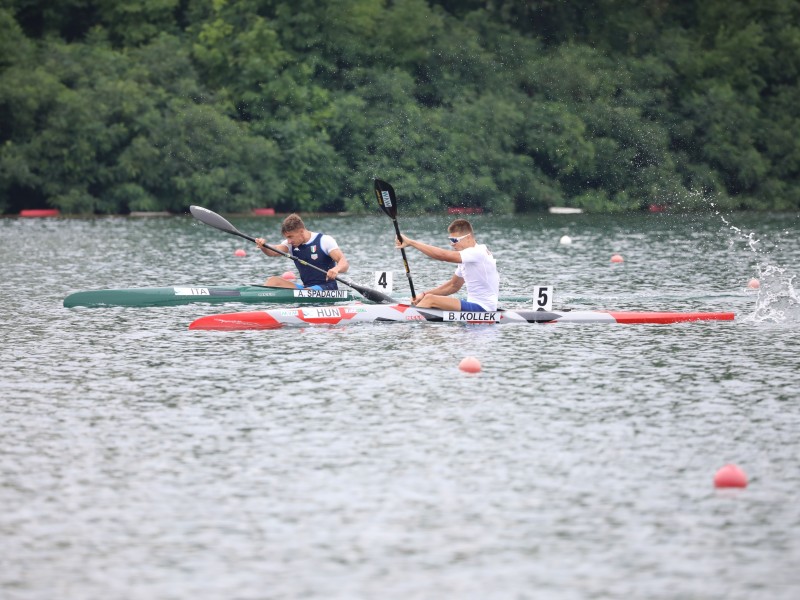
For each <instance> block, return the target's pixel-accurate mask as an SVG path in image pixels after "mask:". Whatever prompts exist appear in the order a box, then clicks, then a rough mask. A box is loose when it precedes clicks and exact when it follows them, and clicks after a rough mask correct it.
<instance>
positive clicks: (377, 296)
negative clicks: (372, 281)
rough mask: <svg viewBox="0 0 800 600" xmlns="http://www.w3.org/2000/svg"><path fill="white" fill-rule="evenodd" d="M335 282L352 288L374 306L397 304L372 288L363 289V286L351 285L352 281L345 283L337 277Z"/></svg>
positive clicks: (389, 297)
mask: <svg viewBox="0 0 800 600" xmlns="http://www.w3.org/2000/svg"><path fill="white" fill-rule="evenodd" d="M336 281H340V282H342V283H343V284H345V285H346V286H348V287H351V288H353V289H354V290H355V291H357V292H358V293H359V294H361V295H362V296H364V298H366V299H367V300H369V301H370V302H374V303H375V304H397V301H396V300H395V299H394V298H392V297H391V296H387V295H386V294H384V293H383V292H379V291H378V290H373V289H372V288H368V287H364V286H363V285H358V284H355V283H353V282H352V281H345V280H344V279H342V278H341V277H337V278H336Z"/></svg>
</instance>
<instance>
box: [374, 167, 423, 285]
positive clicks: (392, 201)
mask: <svg viewBox="0 0 800 600" xmlns="http://www.w3.org/2000/svg"><path fill="white" fill-rule="evenodd" d="M375 196H377V197H378V204H380V205H381V208H382V209H383V212H385V213H386V214H387V215H389V217H391V219H392V223H394V230H395V233H397V239H398V240H399V241H400V242H402V241H403V236H401V235H400V228H399V227H398V226H397V195H396V194H395V193H394V188H393V187H392V186H391V185H389V184H388V183H386V182H385V181H381V180H380V179H376V180H375ZM400 252H401V253H402V254H403V265H405V268H406V277H408V286H409V287H410V288H411V297H412V298H415V297H416V296H417V295H416V294H415V293H414V282H413V281H411V270H410V269H409V268H408V259H407V258H406V249H405V248H400Z"/></svg>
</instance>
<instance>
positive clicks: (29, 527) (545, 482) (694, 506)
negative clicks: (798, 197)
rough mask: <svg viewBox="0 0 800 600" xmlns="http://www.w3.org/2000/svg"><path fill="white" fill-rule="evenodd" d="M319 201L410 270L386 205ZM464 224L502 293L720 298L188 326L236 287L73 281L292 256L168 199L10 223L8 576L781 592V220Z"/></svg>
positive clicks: (73, 587)
mask: <svg viewBox="0 0 800 600" xmlns="http://www.w3.org/2000/svg"><path fill="white" fill-rule="evenodd" d="M231 220H232V221H233V222H234V224H236V226H237V227H239V228H240V229H241V230H242V231H244V232H245V233H248V234H251V235H265V236H266V237H268V238H269V239H271V240H277V230H278V224H279V221H278V220H277V219H269V218H267V219H255V218H251V219H245V218H240V219H238V220H237V219H231ZM308 221H309V225H311V226H312V227H313V228H315V229H320V230H324V231H326V232H330V233H332V234H333V235H335V236H336V237H337V238H338V239H339V241H340V243H342V245H343V247H344V249H345V252H346V253H347V255H348V257H349V258H350V260H351V263H352V264H353V266H354V268H353V270H352V271H351V273H350V275H351V276H352V278H353V279H354V280H355V281H359V282H361V283H363V284H365V285H371V284H372V273H373V271H375V270H380V269H386V268H390V269H393V270H394V276H395V288H396V289H395V295H397V296H402V295H404V294H407V284H406V282H405V274H404V272H403V269H402V262H401V260H400V258H399V256H398V255H397V254H396V251H395V250H394V249H393V237H392V236H393V228H392V226H391V222H390V221H389V220H388V219H386V218H385V217H382V216H371V217H344V216H342V217H327V218H318V219H313V218H309V219H308ZM448 221H449V219H448V218H446V217H438V218H434V217H406V218H402V217H401V219H400V227H401V229H402V230H403V231H404V232H405V233H407V234H408V235H410V236H412V237H420V238H422V239H424V240H427V241H429V242H431V243H436V244H441V245H445V244H444V242H445V241H446V240H445V239H444V238H445V235H446V234H445V228H446V225H447V223H448ZM475 223H476V227H477V229H478V239H479V240H480V241H484V242H486V243H488V244H489V245H490V247H491V248H492V249H493V251H494V253H495V255H496V256H497V258H498V260H499V262H500V265H501V270H502V291H501V293H502V294H504V295H526V294H528V293H529V292H530V289H531V286H533V285H535V284H551V285H554V286H555V287H556V302H555V306H556V308H565V307H571V308H581V309H619V310H733V311H734V312H735V313H736V320H735V321H734V322H707V323H688V324H677V325H636V326H622V325H555V326H526V325H520V326H507V327H491V326H467V327H462V326H455V325H444V324H440V325H435V324H419V323H416V324H385V325H363V326H362V325H353V326H349V327H341V328H337V327H319V328H315V327H308V328H296V329H291V328H290V329H281V330H274V331H261V332H254V331H250V332H227V333H221V332H194V331H192V332H190V331H188V330H187V326H188V324H189V323H190V322H191V321H192V320H194V319H195V318H197V317H198V316H201V315H204V314H211V313H214V312H232V311H236V310H252V307H251V306H242V305H236V304H229V305H222V306H219V305H217V306H203V305H200V304H198V305H191V306H181V307H170V308H104V309H81V308H77V309H65V308H63V306H62V304H61V302H62V300H63V298H64V296H66V295H67V294H69V293H71V292H75V291H79V290H87V289H99V288H116V287H140V286H169V285H173V284H204V285H212V284H239V283H257V282H260V281H262V280H263V279H264V278H265V277H266V276H267V275H270V274H275V273H278V274H279V273H282V272H283V271H284V270H287V269H291V267H292V265H291V263H290V262H289V261H288V260H286V259H282V258H276V259H267V258H265V257H263V256H261V255H260V254H256V253H253V252H248V256H247V257H245V258H237V257H234V255H233V251H234V250H235V249H236V248H239V247H245V248H247V249H248V251H249V250H250V248H249V247H248V246H247V245H246V243H245V242H244V240H241V239H239V238H235V237H233V236H229V235H226V234H224V233H222V232H219V231H217V230H214V229H211V228H209V227H206V226H203V225H201V224H199V223H198V222H196V221H193V220H191V219H190V218H188V217H186V218H179V217H175V218H149V219H147V218H145V219H136V218H99V219H93V220H81V219H39V220H37V219H33V220H24V219H3V220H0V252H1V253H2V254H1V257H2V267H1V268H2V287H0V302H1V303H2V307H3V308H2V311H3V312H2V314H3V318H2V323H0V332H2V365H3V375H2V380H1V381H0V395H2V398H1V399H0V417H2V418H1V420H0V507H2V510H1V511H0V597H2V598H4V599H6V598H8V599H14V600H16V599H25V600H28V599H48V600H50V599H53V598H70V599H75V598H77V599H88V598H103V599H117V598H119V599H123V598H124V599H148V600H150V599H155V598H158V599H162V598H163V599H168V598H176V599H184V598H193V599H217V598H226V599H227V598H236V599H256V598H259V599H260V598H381V599H383V598H403V599H407V598H432V599H440V598H475V599H484V598H497V599H507V598H559V599H560V598H568V599H571V598H576V599H582V598H620V597H633V598H648V599H649V598H706V599H707V598H726V599H728V598H771V599H776V598H777V599H790V598H792V599H794V598H796V597H798V595H800V574H799V572H798V565H800V502H798V489H800V469H799V468H798V456H800V452H799V450H800V443H799V442H798V430H800V401H799V400H798V396H800V384H798V375H797V371H798V350H800V346H799V345H798V333H800V309H799V308H798V298H797V294H796V292H795V285H796V282H795V281H794V277H795V275H796V273H797V270H798V265H800V242H799V241H798V240H800V236H799V235H798V234H800V218H799V216H798V215H796V214H788V215H787V214H781V215H751V214H734V215H707V216H700V217H697V216H689V217H687V216H673V215H642V216H632V217H623V218H617V219H612V218H597V217H590V216H586V215H577V216H544V217H523V218H515V219H502V218H478V219H475ZM562 235H569V236H570V237H571V238H572V239H573V243H572V244H571V245H570V246H562V245H560V244H559V243H558V241H559V238H560V237H561V236H562ZM613 253H620V254H622V255H623V256H624V257H625V259H626V260H625V262H624V263H623V264H621V265H613V264H611V263H610V262H609V257H610V256H611V254H613ZM408 257H409V264H410V266H411V270H412V274H413V276H414V283H415V287H417V288H419V289H428V288H430V287H433V286H435V285H436V284H438V283H440V282H441V281H443V280H445V279H447V278H449V276H450V272H451V271H450V268H449V267H447V266H443V265H441V264H439V263H436V262H434V261H431V260H429V259H426V258H424V257H423V256H422V255H421V254H419V253H417V252H416V251H410V252H409V255H408ZM751 277H759V278H760V279H761V281H762V288H761V290H759V291H754V290H749V289H747V287H746V286H747V282H748V280H749V279H750V278H751ZM470 355H471V356H475V357H477V358H478V359H479V360H480V361H481V363H482V365H483V370H482V372H481V373H479V374H477V375H467V374H464V373H462V372H460V371H459V370H458V368H457V366H458V362H459V361H460V360H461V359H462V358H463V357H465V356H470ZM728 462H734V463H736V464H738V465H739V466H741V467H742V468H743V469H744V470H745V471H746V472H747V473H748V475H749V476H750V485H749V487H748V488H746V489H744V490H736V491H730V490H728V491H719V490H715V489H714V488H713V486H712V478H713V475H714V473H715V471H716V470H717V469H718V468H719V467H721V466H722V465H724V464H725V463H728Z"/></svg>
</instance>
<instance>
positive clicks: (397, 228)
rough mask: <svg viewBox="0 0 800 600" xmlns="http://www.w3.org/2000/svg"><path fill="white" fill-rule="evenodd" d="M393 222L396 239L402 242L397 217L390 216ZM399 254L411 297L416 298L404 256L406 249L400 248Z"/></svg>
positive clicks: (409, 270)
mask: <svg viewBox="0 0 800 600" xmlns="http://www.w3.org/2000/svg"><path fill="white" fill-rule="evenodd" d="M392 223H394V231H395V233H396V234H397V241H398V242H400V243H401V244H402V243H403V236H402V235H400V227H398V226H397V219H394V218H392ZM400 254H402V255H403V266H404V267H405V268H406V277H408V287H410V288H411V297H412V298H416V297H417V294H416V293H415V292H414V282H413V281H411V269H409V268H408V259H407V258H406V249H405V248H400Z"/></svg>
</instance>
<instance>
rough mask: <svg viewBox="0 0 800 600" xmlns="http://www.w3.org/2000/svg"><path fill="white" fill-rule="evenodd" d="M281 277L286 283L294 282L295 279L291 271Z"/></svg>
mask: <svg viewBox="0 0 800 600" xmlns="http://www.w3.org/2000/svg"><path fill="white" fill-rule="evenodd" d="M281 277H283V278H284V279H285V280H286V281H294V280H295V279H297V277H296V276H295V274H294V273H292V272H291V271H286V273H284V274H283V275H281Z"/></svg>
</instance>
